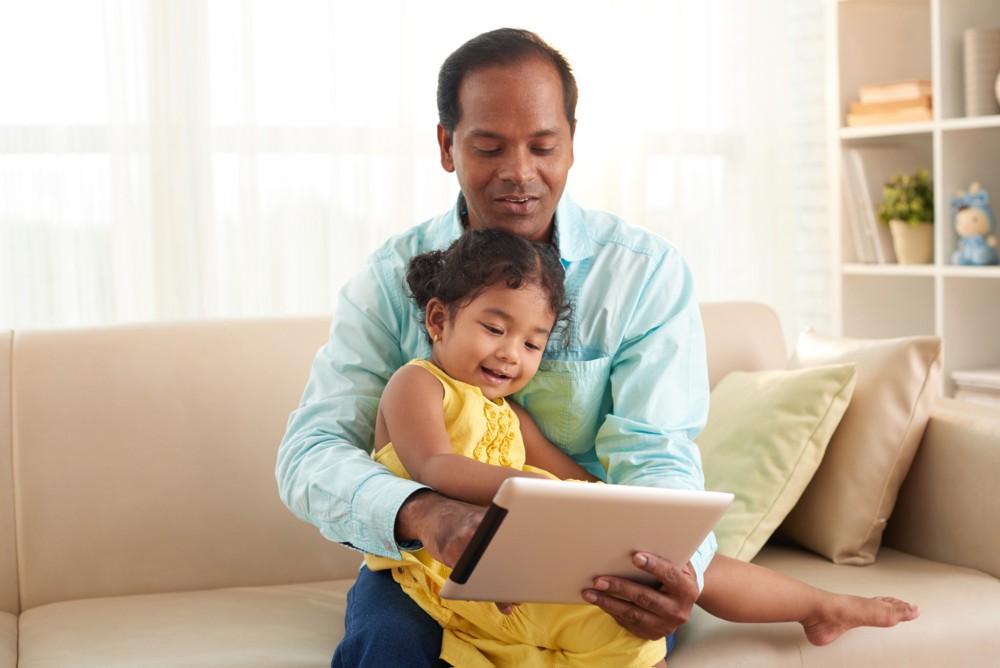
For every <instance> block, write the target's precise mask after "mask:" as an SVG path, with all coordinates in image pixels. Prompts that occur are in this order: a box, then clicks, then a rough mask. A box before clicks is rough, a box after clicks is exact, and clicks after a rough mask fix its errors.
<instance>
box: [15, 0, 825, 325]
mask: <svg viewBox="0 0 1000 668" xmlns="http://www.w3.org/2000/svg"><path fill="white" fill-rule="evenodd" d="M798 4H799V3H795V2H791V1H790V0H768V1H767V2H764V1H761V2H754V3H749V2H745V1H740V0H675V1H673V2H667V1H658V0H648V1H640V0H632V1H628V0H622V1H617V2H612V1H607V2H588V3H574V2H556V1H551V2H546V1H544V0H534V1H522V0H513V1H511V2H507V3H505V4H503V5H502V6H496V5H485V4H484V5H479V4H476V3H468V2H458V1H433V0H427V1H425V2H421V3H416V2H408V1H405V0H375V1H371V2H364V3H360V2H357V1H356V0H256V1H250V0H144V1H139V0H103V1H102V0H33V2H31V3H7V4H4V5H3V6H2V9H0V95H2V96H3V104H0V327H24V326H53V325H77V324H91V323H103V322H124V321H136V320H149V319H165V318H169V319H173V318H196V317H217V316H236V315H271V314H291V313H323V312H328V311H329V310H330V308H331V305H332V303H333V301H334V300H335V295H336V291H337V289H338V287H339V286H340V285H341V284H342V283H343V281H344V280H345V279H346V278H347V277H349V276H350V275H351V274H353V273H354V272H356V271H357V270H358V268H359V267H360V266H361V264H362V262H363V260H364V257H365V256H366V255H367V254H368V253H369V252H370V251H371V250H372V249H373V248H374V247H376V246H377V245H378V244H379V243H380V242H381V241H382V240H384V239H385V238H387V237H388V236H389V235H391V234H394V233H396V232H400V231H402V230H404V229H406V228H407V227H409V226H411V225H413V224H414V223H416V222H419V221H421V220H423V219H426V218H427V217H429V216H431V215H434V214H436V213H438V212H440V211H442V210H444V209H445V208H447V207H449V206H450V205H451V204H452V202H453V201H454V197H455V195H456V192H457V185H456V183H455V181H454V177H453V176H452V175H449V174H446V173H445V172H444V171H443V170H441V168H440V165H439V163H438V155H437V146H436V142H435V125H436V110H435V103H434V89H435V86H436V75H437V68H438V66H439V65H440V63H441V61H442V60H443V59H444V58H445V57H446V56H447V54H448V53H450V52H451V51H452V50H453V49H454V48H456V47H457V46H458V45H459V44H460V43H461V42H463V41H464V40H465V39H467V38H469V37H471V36H473V35H475V34H478V33H479V32H482V31H484V30H489V29H491V28H494V27H499V26H502V25H511V26H518V27H526V28H529V29H532V30H535V31H537V32H538V33H540V34H541V35H542V36H543V37H544V38H545V39H547V40H548V41H550V42H551V43H552V44H553V45H554V46H556V47H557V48H559V49H560V50H562V51H563V52H564V53H565V54H566V55H567V57H568V58H569V60H570V62H571V63H572V64H573V65H574V68H575V70H576V73H577V77H578V80H579V84H580V90H581V95H580V104H579V109H578V118H579V126H578V131H577V141H576V165H575V166H574V168H573V170H572V172H571V175H570V181H569V191H570V193H571V194H572V195H573V196H574V198H575V199H577V201H579V202H580V203H581V204H583V205H585V206H591V207H597V208H604V209H607V210H611V211H614V212H616V213H620V214H622V215H624V216H625V217H627V218H628V219H629V220H631V221H632V222H634V223H636V224H639V225H643V226H645V227H647V228H649V229H652V230H654V231H656V232H658V233H660V234H662V235H663V236H665V237H667V238H668V239H670V240H671V241H673V242H674V243H675V244H676V245H677V246H679V247H680V249H681V250H682V251H683V252H684V254H685V256H686V257H687V258H688V260H689V262H690V264H691V266H692V268H693V270H694V273H695V278H696V281H697V286H698V293H699V297H700V298H701V299H732V298H749V299H758V300H763V301H766V302H769V303H771V304H772V305H774V306H775V307H776V308H778V310H779V312H780V313H781V315H782V316H783V318H785V320H786V322H787V323H791V324H790V328H795V327H797V326H798V325H799V324H800V322H801V321H802V320H803V319H804V317H808V318H809V323H808V324H813V325H817V324H818V325H820V326H822V325H823V322H818V323H817V322H816V320H817V318H818V319H820V320H822V319H823V318H824V317H826V312H827V304H828V297H827V292H828V289H829V286H828V279H827V278H824V277H828V276H829V275H830V268H829V267H827V266H825V263H826V262H827V258H828V257H829V253H826V252H825V249H824V248H823V244H824V243H825V241H824V240H825V238H826V236H828V235H827V234H826V232H825V231H824V227H825V226H824V225H823V224H821V223H820V224H817V223H816V221H817V220H820V219H821V216H822V209H823V202H824V201H825V199H824V198H825V197H826V194H825V189H824V188H823V176H822V175H823V174H824V170H823V166H822V159H823V155H824V153H823V150H822V141H823V134H822V133H823V122H822V106H823V105H822V99H821V94H822V90H823V83H822V79H821V75H822V71H823V63H822V31H821V29H820V28H821V26H822V16H821V14H822V12H821V8H819V7H817V8H815V9H814V10H803V9H802V8H801V7H799V6H798ZM810 174H812V175H815V177H814V178H813V177H810ZM803 193H807V194H808V196H804V195H803ZM809 221H813V222H812V224H811V225H810V224H809Z"/></svg>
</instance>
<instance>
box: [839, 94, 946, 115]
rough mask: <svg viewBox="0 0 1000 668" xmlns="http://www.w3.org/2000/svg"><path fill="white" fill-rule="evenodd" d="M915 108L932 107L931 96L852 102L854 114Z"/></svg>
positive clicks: (880, 112)
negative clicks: (887, 100)
mask: <svg viewBox="0 0 1000 668" xmlns="http://www.w3.org/2000/svg"><path fill="white" fill-rule="evenodd" d="M914 108H922V109H930V108H931V96H930V95H921V96H920V97H918V98H914V99H906V100H890V101H889V102H851V113H852V114H884V113H886V112H891V111H899V110H901V109H914Z"/></svg>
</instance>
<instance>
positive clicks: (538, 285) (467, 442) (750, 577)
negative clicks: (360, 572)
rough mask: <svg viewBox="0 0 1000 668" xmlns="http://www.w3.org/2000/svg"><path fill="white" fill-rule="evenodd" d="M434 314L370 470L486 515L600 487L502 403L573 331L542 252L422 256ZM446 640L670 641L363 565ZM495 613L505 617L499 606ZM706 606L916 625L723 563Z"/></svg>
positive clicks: (474, 241) (704, 597)
mask: <svg viewBox="0 0 1000 668" xmlns="http://www.w3.org/2000/svg"><path fill="white" fill-rule="evenodd" d="M406 280H407V283H408V285H409V287H410V292H411V294H412V295H413V298H414V299H415V301H416V303H417V305H418V306H420V307H421V309H423V310H424V312H425V325H426V327H427V333H428V335H429V337H430V340H431V344H432V352H431V356H430V359H429V360H413V361H412V362H410V363H409V364H407V365H406V366H404V367H402V368H401V369H399V370H398V371H397V372H396V373H395V374H394V375H393V376H392V378H391V379H390V380H389V383H388V385H387V386H386V388H385V391H384V393H383V395H382V398H381V401H380V403H379V408H378V416H377V418H376V427H375V450H376V454H375V459H376V460H377V461H379V462H381V463H383V464H385V465H386V466H387V467H388V468H389V469H390V470H391V471H393V472H394V473H395V474H396V475H399V476H403V477H409V478H412V479H413V480H416V481H418V482H421V483H423V484H426V485H428V486H429V487H432V488H434V489H436V490H437V491H438V492H440V493H442V494H445V495H447V496H451V497H453V498H456V499H460V500H463V501H467V502H470V503H476V504H480V505H488V504H489V503H490V501H491V500H492V499H493V496H494V494H495V493H496V491H497V489H498V488H499V487H500V484H501V483H502V482H503V481H504V480H506V479H507V478H509V477H513V476H532V477H549V478H552V477H555V478H560V479H577V480H588V481H592V482H596V481H597V479H596V478H595V477H594V476H592V475H590V474H589V473H588V472H587V471H585V470H584V469H583V468H582V467H581V466H579V465H578V464H577V463H576V462H575V461H573V459H571V458H570V457H569V456H568V455H566V454H565V453H563V452H562V451H561V450H559V448H558V447H556V446H555V445H554V444H552V443H551V442H549V441H548V440H547V439H546V438H545V437H544V436H543V434H542V432H541V430H540V429H539V428H538V427H537V425H536V424H535V423H534V422H533V421H532V419H531V417H530V416H529V415H528V414H527V413H526V412H525V411H524V410H523V409H522V408H520V407H519V406H518V405H517V404H515V403H513V402H510V401H507V400H505V399H504V397H506V396H508V395H511V394H513V393H515V392H516V391H518V390H520V389H521V388H523V387H524V386H525V385H527V383H528V381H529V380H531V378H532V377H533V376H534V374H535V372H536V371H537V370H538V366H539V363H540V362H541V360H542V353H543V351H544V350H545V346H546V343H547V341H548V338H549V335H550V334H551V333H552V331H553V329H554V328H556V327H560V326H565V325H566V323H567V322H568V316H569V305H568V304H567V302H566V296H565V290H564V287H563V269H562V265H561V264H560V262H559V258H558V257H557V255H556V254H555V253H554V252H552V251H551V249H549V248H548V247H546V246H542V245H539V244H535V243H532V242H530V241H527V240H525V239H523V238H521V237H518V236H515V235H511V234H507V233H503V232H495V231H490V230H469V231H467V232H466V233H465V234H463V235H462V237H461V238H459V239H458V240H457V241H456V242H455V243H454V244H453V245H452V246H451V247H450V248H449V249H448V250H447V251H445V252H443V253H442V252H439V251H435V252H432V253H425V254H423V255H418V256H417V257H414V258H413V259H412V260H411V262H410V266H409V271H408V273H407V276H406ZM366 562H367V564H368V566H369V568H371V569H372V570H383V569H390V568H391V569H392V574H393V578H394V579H395V580H396V582H398V583H399V584H400V586H402V587H403V589H404V590H405V591H406V592H407V594H409V596H410V597H411V598H413V599H414V600H415V601H416V602H417V603H418V604H419V605H420V606H421V608H422V609H423V610H425V611H426V612H427V613H428V614H430V615H431V616H432V617H434V618H435V619H436V620H437V621H438V622H439V623H440V624H441V626H442V628H443V629H444V635H443V638H442V646H441V658H443V659H444V660H446V661H448V662H449V663H451V664H452V665H460V666H480V665H482V666H490V665H500V666H531V665H539V666H543V665H568V666H595V665H614V666H637V667H643V668H645V667H648V666H653V665H654V664H655V665H656V666H664V665H665V663H664V656H665V655H666V646H665V642H664V641H663V640H662V639H661V640H659V641H646V640H643V639H641V638H639V637H637V636H635V635H633V634H631V633H629V632H628V631H626V630H625V629H624V628H622V627H621V626H619V625H618V624H617V623H616V622H615V621H614V620H613V619H612V618H611V617H610V616H609V615H607V614H606V613H605V612H604V611H602V610H600V609H599V608H596V607H593V606H589V605H569V606H564V605H545V604H525V605H519V606H515V607H513V608H512V609H511V608H507V611H506V612H501V611H500V610H499V609H498V606H497V605H494V604H492V603H482V602H474V601H454V600H444V599H441V598H440V597H439V596H438V592H439V591H440V588H441V585H442V584H443V583H444V580H445V579H446V578H447V577H448V574H449V573H450V569H449V568H448V567H447V566H445V565H443V564H441V563H438V562H436V561H434V560H433V559H432V558H431V557H430V556H429V555H428V554H427V552H426V550H419V551H417V552H411V553H405V554H404V558H403V560H402V561H396V560H393V559H388V558H383V557H375V556H372V555H368V556H366ZM498 605H499V604H498ZM698 605H700V606H701V607H702V608H704V609H705V610H707V611H708V612H710V613H712V614H713V615H716V616H718V617H721V618H723V619H728V620H730V621H740V622H773V621H798V622H800V623H801V624H802V625H803V627H804V629H805V631H806V635H807V637H808V639H809V641H810V642H812V643H813V644H817V645H823V644H827V643H829V642H832V641H833V640H835V639H836V638H837V637H839V636H840V635H841V634H842V633H844V632H845V631H847V630H848V629H851V628H854V627H856V626H893V625H895V624H896V623H898V622H900V621H908V620H910V619H913V618H915V617H916V616H917V615H918V614H919V609H918V608H917V607H916V606H910V605H909V604H907V603H904V602H902V601H898V600H896V599H890V598H873V599H866V598H860V597H856V596H844V595H837V594H832V593H829V592H826V591H823V590H819V589H816V588H814V587H811V586H809V585H806V584H805V583H802V582H799V581H797V580H794V579H791V578H788V577H786V576H783V575H780V574H778V573H775V572H773V571H770V570H767V569H765V568H761V567H759V566H755V565H753V564H748V563H744V562H741V561H737V560H734V559H730V558H727V557H723V556H722V555H716V556H715V558H714V559H713V560H712V562H711V564H710V566H709V568H708V570H707V571H706V572H705V578H704V587H703V589H702V592H701V595H700V596H699V598H698Z"/></svg>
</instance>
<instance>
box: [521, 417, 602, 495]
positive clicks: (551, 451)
mask: <svg viewBox="0 0 1000 668" xmlns="http://www.w3.org/2000/svg"><path fill="white" fill-rule="evenodd" d="M507 401H508V402H509V403H510V406H511V408H513V409H514V412H515V413H517V419H518V420H519V421H520V422H521V438H523V439H524V449H525V451H526V457H525V463H526V464H529V465H531V466H534V467H535V468H539V469H542V470H545V471H548V472H549V473H551V474H552V475H554V476H556V477H557V478H560V479H562V480H587V481H589V482H598V478H596V477H594V476H593V475H591V474H590V473H588V472H587V470H586V469H585V468H583V467H582V466H580V465H579V464H577V463H576V462H575V461H573V458H572V457H570V456H569V455H567V454H566V453H565V452H563V451H562V450H560V449H559V447H558V446H557V445H555V444H554V443H553V442H552V441H550V440H549V439H547V438H545V434H543V433H542V430H541V429H539V428H538V425H537V424H535V421H534V420H533V419H532V418H531V415H529V414H528V411H526V410H524V409H523V408H521V406H519V405H518V404H516V403H514V402H513V401H510V400H509V399H508V400H507Z"/></svg>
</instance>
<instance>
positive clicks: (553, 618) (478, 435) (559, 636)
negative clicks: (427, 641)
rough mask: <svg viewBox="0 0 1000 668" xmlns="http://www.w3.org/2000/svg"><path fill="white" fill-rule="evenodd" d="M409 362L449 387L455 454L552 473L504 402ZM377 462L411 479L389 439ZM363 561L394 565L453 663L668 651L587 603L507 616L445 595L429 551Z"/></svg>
mask: <svg viewBox="0 0 1000 668" xmlns="http://www.w3.org/2000/svg"><path fill="white" fill-rule="evenodd" d="M410 364H413V365H416V366H419V367H421V368H424V369H426V370H427V371H429V372H430V373H432V374H434V376H435V377H437V378H438V380H440V381H441V384H442V385H443V386H444V404H443V405H444V417H445V422H446V424H447V430H448V435H449V437H450V438H451V443H452V448H453V449H454V451H455V452H456V453H458V454H462V455H465V456H467V457H471V458H473V459H476V460H478V461H481V462H485V463H488V464H494V465H497V466H509V467H511V468H515V469H520V470H531V471H535V472H538V473H542V474H544V475H550V474H548V473H546V472H545V471H540V470H539V469H534V468H532V467H530V466H526V465H525V463H524V458H525V451H524V442H523V441H522V439H521V430H520V425H519V423H518V419H517V415H516V414H515V413H514V411H513V410H511V408H510V404H508V403H507V402H506V401H505V400H503V399H497V400H495V401H491V400H489V399H487V398H486V397H485V396H483V393H482V391H481V390H480V389H479V388H478V387H475V386H473V385H468V384H466V383H463V382H461V381H458V380H455V379H454V378H451V377H450V376H448V375H447V374H445V373H444V372H443V371H441V370H440V369H439V368H437V367H436V366H434V365H433V364H432V363H430V362H428V361H425V360H413V361H411V362H410ZM375 459H376V461H378V462H381V463H382V464H384V465H385V466H387V467H388V468H389V469H390V470H391V471H392V472H393V473H395V474H396V475H398V476H401V477H404V478H409V477H410V476H409V475H408V474H407V472H406V470H405V469H404V468H403V465H402V464H401V463H400V461H399V457H398V456H397V455H396V451H395V449H394V448H393V446H392V444H391V443H390V444H388V445H386V446H385V447H384V448H382V449H381V450H379V451H378V453H376V455H375ZM550 477H554V476H551V475H550ZM597 529H598V530H599V528H597ZM365 562H366V563H367V565H368V567H369V568H370V569H372V570H388V569H392V576H393V578H394V579H395V580H396V582H398V583H399V585H400V586H401V587H402V588H403V590H404V591H406V593H407V594H408V595H409V596H410V597H411V598H412V599H413V600H414V601H416V602H417V603H418V604H419V605H420V607H421V608H423V609H424V610H425V611H426V612H427V614H429V615H430V616H431V617H433V618H434V619H436V620H437V621H438V623H439V624H441V627H442V629H443V631H444V635H443V637H442V642H441V658H442V659H444V660H445V661H447V662H448V663H450V664H451V665H453V666H461V667H462V668H480V667H484V668H485V667H489V666H518V667H519V668H521V667H525V668H530V667H535V666H538V667H541V666H580V667H586V668H592V667H593V666H616V667H622V668H624V667H631V666H635V667H636V668H648V667H649V666H652V665H653V664H655V663H656V662H657V661H659V660H660V659H662V658H663V657H664V656H665V655H666V651H667V650H666V643H665V642H664V641H663V640H659V641H647V640H643V639H642V638H639V637H638V636H635V635H633V634H631V633H629V632H628V631H626V630H625V629H623V628H622V627H621V626H619V625H618V623H617V622H615V621H614V619H612V618H611V617H610V616H608V615H607V614H606V613H605V612H603V611H602V610H600V609H599V608H595V607H593V606H590V605H586V604H581V605H552V604H534V603H531V604H523V605H520V606H517V607H516V608H515V609H514V613H513V614H510V615H504V614H502V613H501V612H500V611H499V610H497V608H496V606H495V605H493V604H492V603H484V602H481V601H453V600H446V599H442V598H441V597H440V595H439V592H440V591H441V586H442V585H443V584H444V581H445V580H446V579H447V577H448V575H449V573H451V569H450V568H448V567H447V566H445V565H444V564H441V563H439V562H437V561H435V560H434V559H432V558H431V556H430V555H429V554H428V553H427V551H426V550H418V551H416V552H407V553H404V554H403V559H402V560H401V561H397V560H395V559H388V558H385V557H376V556H373V555H367V556H366V557H365Z"/></svg>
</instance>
